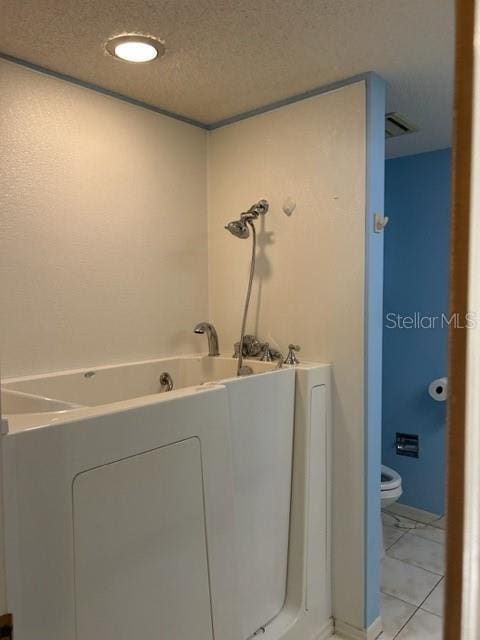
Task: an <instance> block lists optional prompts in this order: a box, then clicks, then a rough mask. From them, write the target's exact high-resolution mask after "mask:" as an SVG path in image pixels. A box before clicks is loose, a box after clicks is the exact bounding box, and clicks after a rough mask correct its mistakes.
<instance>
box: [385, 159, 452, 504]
mask: <svg viewBox="0 0 480 640" xmlns="http://www.w3.org/2000/svg"><path fill="white" fill-rule="evenodd" d="M450 183H451V154H450V149H443V150H440V151H433V152H431V153H422V154H419V155H415V156H406V157H402V158H396V159H393V160H389V161H387V162H386V172H385V212H386V215H388V216H390V223H389V225H388V227H387V230H386V232H385V260H384V265H385V269H384V307H383V308H384V332H383V410H382V429H383V434H382V454H383V463H384V464H386V465H388V466H390V467H392V468H394V469H396V470H397V471H398V472H399V473H400V474H401V476H402V479H403V488H404V494H403V497H402V499H401V500H400V502H403V503H404V504H407V505H410V506H413V507H417V508H419V509H425V510H427V511H432V512H434V513H444V504H445V497H444V496H445V438H446V433H445V421H446V402H436V401H434V400H432V399H431V398H430V397H429V395H428V393H427V387H428V385H429V383H430V382H431V381H432V380H433V379H434V378H439V377H442V376H445V375H447V338H448V327H447V326H446V325H445V326H443V327H442V326H441V325H442V323H441V319H440V320H437V321H436V327H435V328H431V329H428V328H425V329H422V328H410V329H407V328H388V327H389V326H392V324H393V322H392V320H391V318H392V317H391V316H387V314H391V313H393V314H401V315H402V316H414V314H415V313H419V314H420V315H421V316H440V318H441V316H442V313H445V314H447V317H448V294H449V291H448V289H449V254H450ZM389 318H390V319H389ZM428 322H430V321H428ZM397 431H400V432H406V433H417V434H418V435H419V436H420V457H419V458H418V459H415V458H408V457H402V456H398V455H396V454H395V447H394V442H395V433H396V432H397Z"/></svg>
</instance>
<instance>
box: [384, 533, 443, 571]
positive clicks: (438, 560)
mask: <svg viewBox="0 0 480 640" xmlns="http://www.w3.org/2000/svg"><path fill="white" fill-rule="evenodd" d="M387 554H388V555H389V556H390V557H391V558H396V559H397V560H403V561H404V562H408V563H409V564H412V565H415V566H416V567H420V568H421V569H426V570H427V571H432V572H433V573H438V574H439V575H444V573H445V545H443V544H440V543H438V542H434V541H433V540H426V539H425V538H420V537H419V536H417V535H414V534H413V533H407V534H405V535H404V536H403V537H402V538H400V540H399V541H398V542H396V543H395V544H394V545H393V546H392V547H390V549H389V550H388V552H387Z"/></svg>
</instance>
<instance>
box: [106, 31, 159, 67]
mask: <svg viewBox="0 0 480 640" xmlns="http://www.w3.org/2000/svg"><path fill="white" fill-rule="evenodd" d="M105 49H106V50H107V51H108V53H109V54H110V55H111V56H113V57H114V58H118V59H119V60H123V61H124V62H133V63H135V64H137V63H139V62H152V60H155V59H156V58H159V57H161V56H163V54H164V53H165V45H164V44H163V42H161V41H160V40H158V39H157V38H153V37H152V36H145V35H140V34H137V33H126V34H123V35H120V36H114V37H113V38H110V39H109V40H107V42H106V43H105Z"/></svg>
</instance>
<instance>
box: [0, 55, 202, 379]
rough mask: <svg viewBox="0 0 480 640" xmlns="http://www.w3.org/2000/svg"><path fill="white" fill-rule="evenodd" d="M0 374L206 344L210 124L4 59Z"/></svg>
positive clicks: (0, 85) (0, 88)
mask: <svg viewBox="0 0 480 640" xmlns="http://www.w3.org/2000/svg"><path fill="white" fill-rule="evenodd" d="M0 114H1V115H0V117H1V120H0V132H1V136H0V137H1V145H0V167H1V171H0V226H1V230H2V231H1V234H2V235H1V251H0V307H1V309H2V313H1V315H0V354H1V367H2V375H3V376H11V375H19V374H23V373H36V372H43V371H51V370H56V369H65V368H73V367H82V366H90V365H95V364H108V363H114V362H121V361H124V360H137V359H142V358H152V357H155V356H157V355H171V354H172V353H182V352H192V351H195V350H198V349H205V348H206V345H205V344H204V341H203V340H201V339H199V337H198V336H194V335H193V333H192V328H193V325H194V324H195V323H196V322H198V321H199V320H203V319H206V314H207V219H206V133H205V132H204V131H202V130H201V129H198V128H195V127H192V126H190V125H187V124H184V123H181V122H178V121H176V120H173V119H171V118H167V117H165V116H161V115H158V114H156V113H153V112H151V111H147V110H144V109H140V108H138V107H135V106H132V105H129V104H127V103H124V102H120V101H118V100H115V99H113V98H110V97H107V96H104V95H100V94H98V93H95V92H93V91H90V90H88V89H84V88H81V87H78V86H74V85H71V84H68V83H66V82H63V81H61V80H57V79H55V78H51V77H48V76H45V75H41V74H38V73H36V72H34V71H30V70H27V69H25V68H22V67H19V66H17V65H13V64H11V63H8V62H3V61H1V62H0Z"/></svg>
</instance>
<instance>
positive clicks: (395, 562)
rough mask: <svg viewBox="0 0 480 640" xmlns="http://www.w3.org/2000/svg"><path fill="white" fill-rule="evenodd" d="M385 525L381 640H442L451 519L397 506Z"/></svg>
mask: <svg viewBox="0 0 480 640" xmlns="http://www.w3.org/2000/svg"><path fill="white" fill-rule="evenodd" d="M382 520H383V535H384V541H385V547H386V555H385V558H384V559H383V561H382V585H381V590H382V593H381V615H382V622H383V628H384V631H383V634H382V635H381V636H380V640H393V639H395V640H441V638H442V615H443V610H442V609H443V586H444V575H445V520H444V518H441V519H439V518H438V516H434V515H433V514H428V513H426V512H421V511H417V510H411V509H409V508H408V507H404V506H402V505H397V504H394V505H392V506H391V507H389V508H388V509H387V510H385V511H384V512H383V514H382Z"/></svg>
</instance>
